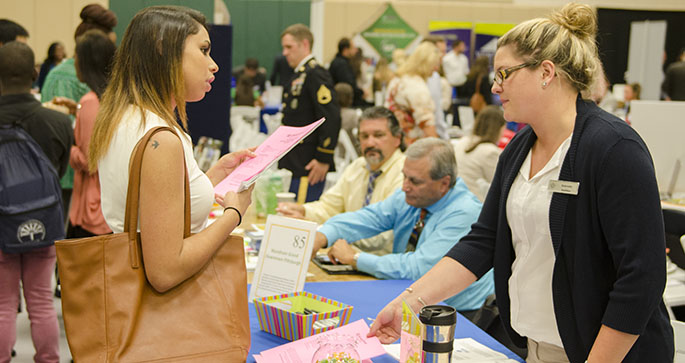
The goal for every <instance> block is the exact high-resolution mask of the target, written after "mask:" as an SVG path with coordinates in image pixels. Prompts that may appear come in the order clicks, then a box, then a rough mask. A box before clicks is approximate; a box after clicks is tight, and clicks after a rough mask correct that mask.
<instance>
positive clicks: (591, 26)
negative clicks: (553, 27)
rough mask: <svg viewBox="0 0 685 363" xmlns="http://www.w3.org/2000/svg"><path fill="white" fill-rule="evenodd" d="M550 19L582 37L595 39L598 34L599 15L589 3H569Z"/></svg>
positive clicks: (555, 12)
mask: <svg viewBox="0 0 685 363" xmlns="http://www.w3.org/2000/svg"><path fill="white" fill-rule="evenodd" d="M549 19H550V20H551V21H552V22H553V23H555V24H558V25H560V26H562V27H564V28H566V29H567V30H568V31H570V32H571V33H573V34H574V35H575V36H577V37H579V38H581V39H588V38H589V39H594V38H595V36H596V35H597V16H596V15H595V11H594V10H593V9H592V8H591V7H590V6H589V5H586V4H578V3H568V4H566V5H564V7H563V8H561V9H560V10H557V11H554V12H553V13H552V14H551V15H550V17H549Z"/></svg>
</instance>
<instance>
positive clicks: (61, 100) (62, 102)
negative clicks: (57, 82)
mask: <svg viewBox="0 0 685 363" xmlns="http://www.w3.org/2000/svg"><path fill="white" fill-rule="evenodd" d="M52 103H54V104H55V105H58V106H65V107H67V108H68V109H69V114H71V115H74V116H76V110H78V104H77V103H76V102H74V100H72V99H69V98H66V97H55V98H53V99H52Z"/></svg>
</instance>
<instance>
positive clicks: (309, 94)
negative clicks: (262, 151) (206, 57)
mask: <svg viewBox="0 0 685 363" xmlns="http://www.w3.org/2000/svg"><path fill="white" fill-rule="evenodd" d="M313 42H314V36H313V35H312V32H311V31H310V30H309V28H307V26H306V25H304V24H294V25H291V26H289V27H287V28H286V29H285V30H283V33H281V45H282V46H283V55H284V56H285V58H286V59H287V60H288V64H289V65H290V66H291V67H293V69H295V75H294V76H293V77H292V79H291V81H290V84H289V85H288V86H287V87H286V89H285V91H284V94H283V103H284V104H285V107H284V109H283V124H284V125H287V126H305V125H309V124H310V123H312V122H314V121H317V120H319V119H320V118H322V117H325V118H326V122H324V123H323V124H322V125H321V126H319V127H318V128H317V129H316V130H315V131H314V132H312V133H311V134H310V135H309V136H307V137H306V138H305V139H304V140H303V141H302V142H300V143H299V144H298V145H297V146H295V147H294V148H293V149H292V150H290V152H288V153H287V154H286V155H285V156H283V158H281V160H279V161H278V167H279V168H282V169H288V170H290V171H291V172H292V173H293V177H292V181H291V182H290V189H289V190H290V192H292V193H295V194H296V195H297V200H298V202H301V203H304V202H312V201H315V200H317V199H319V197H320V196H321V193H323V189H324V186H325V185H326V174H327V173H328V172H329V171H335V163H334V162H333V154H334V152H335V147H336V145H337V144H338V134H339V132H340V106H339V105H338V100H337V96H336V94H335V90H334V89H333V83H332V82H333V81H332V80H331V75H330V74H329V73H328V71H327V70H325V69H324V68H323V67H321V66H320V65H319V64H318V63H317V62H316V59H314V56H313V55H312V44H313Z"/></svg>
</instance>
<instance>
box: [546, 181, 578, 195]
mask: <svg viewBox="0 0 685 363" xmlns="http://www.w3.org/2000/svg"><path fill="white" fill-rule="evenodd" d="M579 186H580V183H579V182H573V181H567V180H550V181H549V185H548V186H547V189H548V190H549V191H551V192H553V193H561V194H569V195H578V187H579Z"/></svg>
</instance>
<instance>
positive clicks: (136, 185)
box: [124, 126, 190, 268]
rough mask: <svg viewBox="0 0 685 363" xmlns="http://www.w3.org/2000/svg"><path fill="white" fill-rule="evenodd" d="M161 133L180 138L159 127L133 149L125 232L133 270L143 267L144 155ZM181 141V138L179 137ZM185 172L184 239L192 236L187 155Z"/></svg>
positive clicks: (151, 130) (171, 130)
mask: <svg viewBox="0 0 685 363" xmlns="http://www.w3.org/2000/svg"><path fill="white" fill-rule="evenodd" d="M160 131H170V132H171V133H173V134H174V135H176V136H177V137H178V134H177V133H176V131H174V130H173V129H171V128H170V127H167V126H159V127H155V128H152V129H150V131H148V132H147V133H146V134H145V135H144V136H143V137H142V138H141V139H140V141H138V143H137V144H136V147H135V149H133V162H131V165H130V168H129V175H128V192H127V194H126V215H125V217H124V232H128V241H129V258H130V260H131V267H132V268H139V267H140V266H141V264H142V263H141V262H142V260H141V256H140V255H141V248H140V241H139V238H138V211H139V210H138V209H139V208H138V202H139V198H140V174H141V170H142V166H143V153H144V152H145V149H146V148H145V145H147V143H148V142H149V141H150V138H152V136H153V135H154V134H156V133H158V132H160ZM179 140H180V137H179ZM183 171H184V184H185V188H184V192H183V193H184V197H185V198H184V199H185V200H184V208H183V210H184V215H183V238H186V237H189V236H190V183H189V181H188V168H187V166H186V159H185V154H184V157H183Z"/></svg>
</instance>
